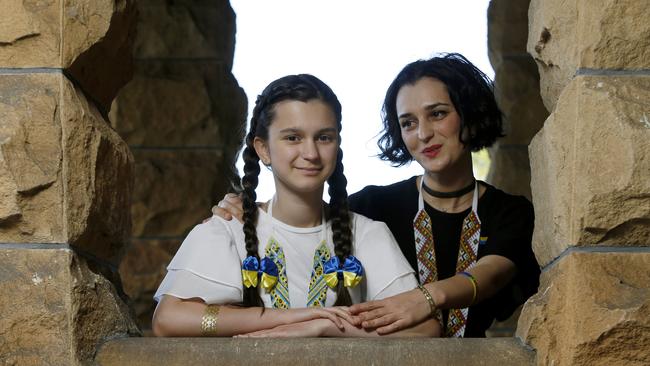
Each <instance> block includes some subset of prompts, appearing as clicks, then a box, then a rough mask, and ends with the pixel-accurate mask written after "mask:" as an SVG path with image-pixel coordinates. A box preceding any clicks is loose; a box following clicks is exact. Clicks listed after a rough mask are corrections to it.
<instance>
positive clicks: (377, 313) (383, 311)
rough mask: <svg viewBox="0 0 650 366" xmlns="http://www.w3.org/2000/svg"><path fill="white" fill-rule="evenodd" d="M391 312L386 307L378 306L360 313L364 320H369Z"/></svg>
mask: <svg viewBox="0 0 650 366" xmlns="http://www.w3.org/2000/svg"><path fill="white" fill-rule="evenodd" d="M389 313H390V312H389V311H388V310H387V309H386V308H378V309H375V310H372V311H366V312H365V313H361V314H359V315H358V316H359V318H361V321H362V322H367V321H370V320H373V319H377V318H381V317H382V316H384V315H386V314H389Z"/></svg>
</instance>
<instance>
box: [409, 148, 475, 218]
mask: <svg viewBox="0 0 650 366" xmlns="http://www.w3.org/2000/svg"><path fill="white" fill-rule="evenodd" d="M422 179H424V184H425V185H427V186H428V187H429V188H431V189H433V190H435V191H438V192H454V191H458V190H461V189H463V188H465V187H467V186H468V185H469V184H471V183H472V182H473V181H474V174H473V172H472V157H471V154H470V153H467V155H466V157H465V158H463V159H462V161H460V162H459V163H458V164H456V166H454V167H449V168H448V169H445V171H444V172H425V173H424V176H423V178H422ZM473 193H474V190H471V191H469V192H467V193H465V194H463V195H460V196H457V197H449V198H440V197H434V196H431V195H429V194H427V193H426V192H424V190H423V193H422V194H423V197H424V200H425V201H426V202H427V203H428V204H429V205H431V206H433V207H435V208H436V209H439V210H440V211H445V212H460V211H464V210H465V209H467V207H469V206H471V199H470V198H471V197H472V195H473Z"/></svg>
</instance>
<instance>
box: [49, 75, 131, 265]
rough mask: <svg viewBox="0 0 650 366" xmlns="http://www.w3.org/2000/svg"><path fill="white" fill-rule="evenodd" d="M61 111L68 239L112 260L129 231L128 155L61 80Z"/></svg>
mask: <svg viewBox="0 0 650 366" xmlns="http://www.w3.org/2000/svg"><path fill="white" fill-rule="evenodd" d="M63 86H64V88H63V101H62V104H63V106H64V108H62V110H61V121H62V123H63V126H64V127H63V144H64V160H63V167H64V182H65V200H66V205H65V208H66V211H65V215H66V220H67V222H66V227H67V235H68V241H69V242H70V243H71V244H72V245H74V246H75V247H77V248H81V249H83V250H84V251H86V252H89V253H92V254H93V255H95V256H97V257H99V258H103V259H106V260H109V261H110V262H112V263H113V264H115V265H117V264H118V263H119V260H120V255H121V251H122V247H123V245H124V243H126V242H127V241H128V238H129V233H130V231H131V217H130V215H129V207H130V204H131V193H132V191H133V157H132V155H131V152H130V151H129V148H128V146H127V145H126V144H125V143H124V141H123V140H122V139H121V138H120V137H119V136H118V135H117V133H115V131H113V130H112V129H111V128H110V126H109V125H108V122H107V121H106V120H105V119H104V118H103V117H102V116H101V115H100V113H99V111H98V110H97V109H96V108H94V106H93V105H92V104H90V103H88V101H87V100H86V99H85V98H84V97H83V96H82V94H81V92H80V91H79V89H77V88H74V87H73V86H72V84H71V83H69V82H68V81H67V80H64V82H63Z"/></svg>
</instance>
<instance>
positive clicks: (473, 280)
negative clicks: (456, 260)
mask: <svg viewBox="0 0 650 366" xmlns="http://www.w3.org/2000/svg"><path fill="white" fill-rule="evenodd" d="M458 274H459V275H463V276H465V277H467V279H468V280H469V282H471V283H472V289H473V290H474V293H473V294H472V302H471V303H470V306H472V305H474V302H475V301H476V295H477V294H478V284H477V283H476V278H475V277H474V276H472V274H471V273H469V272H465V271H463V272H458Z"/></svg>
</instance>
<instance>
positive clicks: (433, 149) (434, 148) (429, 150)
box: [422, 144, 442, 158]
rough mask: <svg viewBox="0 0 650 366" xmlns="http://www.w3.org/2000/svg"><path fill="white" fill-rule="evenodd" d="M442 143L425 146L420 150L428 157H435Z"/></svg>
mask: <svg viewBox="0 0 650 366" xmlns="http://www.w3.org/2000/svg"><path fill="white" fill-rule="evenodd" d="M441 147H442V145H440V144H436V145H431V146H429V147H426V148H424V149H423V150H422V155H424V156H426V157H429V158H435V157H436V156H437V155H438V153H439V152H440V148H441Z"/></svg>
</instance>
